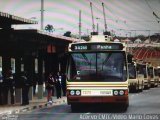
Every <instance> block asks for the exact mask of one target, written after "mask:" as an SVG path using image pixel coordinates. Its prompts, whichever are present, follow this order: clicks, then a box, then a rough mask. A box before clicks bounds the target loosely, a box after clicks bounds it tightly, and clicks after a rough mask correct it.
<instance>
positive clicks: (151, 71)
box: [148, 67, 153, 78]
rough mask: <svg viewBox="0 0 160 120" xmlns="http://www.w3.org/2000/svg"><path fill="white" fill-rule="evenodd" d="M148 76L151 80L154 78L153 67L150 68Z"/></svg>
mask: <svg viewBox="0 0 160 120" xmlns="http://www.w3.org/2000/svg"><path fill="white" fill-rule="evenodd" d="M148 75H150V76H151V78H153V67H149V68H148Z"/></svg>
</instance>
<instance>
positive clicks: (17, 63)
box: [15, 57, 22, 104]
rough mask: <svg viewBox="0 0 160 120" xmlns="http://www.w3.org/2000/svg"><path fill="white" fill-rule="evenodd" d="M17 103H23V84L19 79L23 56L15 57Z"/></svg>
mask: <svg viewBox="0 0 160 120" xmlns="http://www.w3.org/2000/svg"><path fill="white" fill-rule="evenodd" d="M15 73H16V74H15V86H16V89H15V103H20V104H22V88H21V87H22V85H21V81H20V79H19V77H20V73H21V57H16V58H15Z"/></svg>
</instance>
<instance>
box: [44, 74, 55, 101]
mask: <svg viewBox="0 0 160 120" xmlns="http://www.w3.org/2000/svg"><path fill="white" fill-rule="evenodd" d="M54 85H55V79H54V77H53V75H52V73H50V74H49V76H48V78H47V82H46V89H47V92H48V95H47V101H48V102H53V101H52V92H54Z"/></svg>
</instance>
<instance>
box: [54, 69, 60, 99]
mask: <svg viewBox="0 0 160 120" xmlns="http://www.w3.org/2000/svg"><path fill="white" fill-rule="evenodd" d="M55 80H56V82H55V86H56V95H57V99H59V98H61V74H60V72H58V74H57V75H56V76H55Z"/></svg>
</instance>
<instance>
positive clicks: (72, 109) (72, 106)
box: [71, 104, 79, 112]
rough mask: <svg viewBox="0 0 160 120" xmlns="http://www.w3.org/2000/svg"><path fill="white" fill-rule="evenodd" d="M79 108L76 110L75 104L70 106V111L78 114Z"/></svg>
mask: <svg viewBox="0 0 160 120" xmlns="http://www.w3.org/2000/svg"><path fill="white" fill-rule="evenodd" d="M78 110H79V108H78V105H76V104H71V111H72V112H78Z"/></svg>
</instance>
